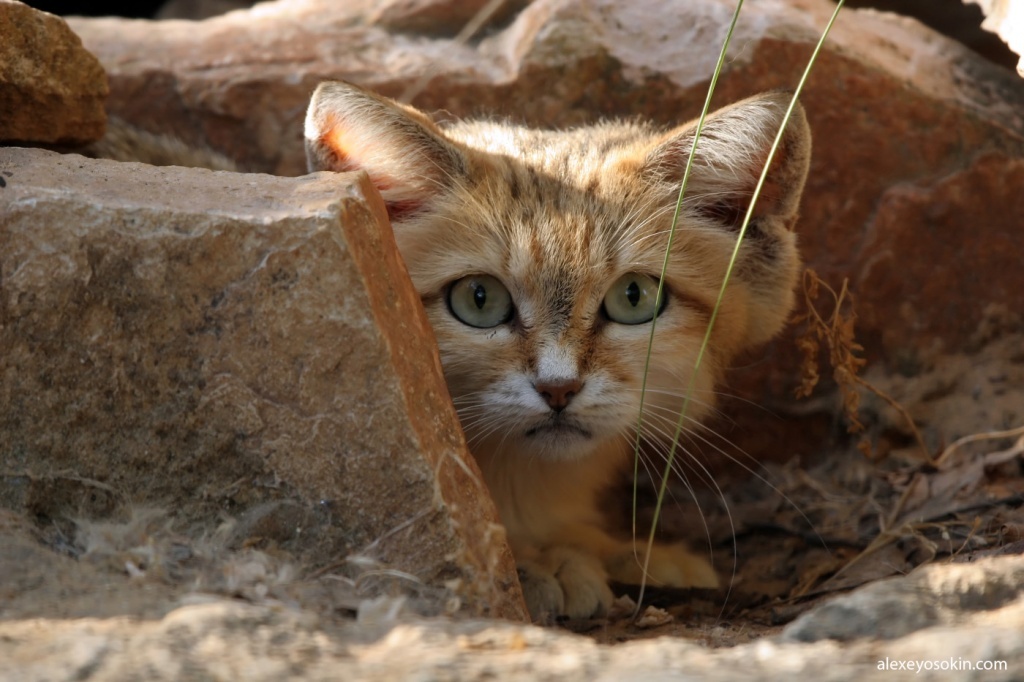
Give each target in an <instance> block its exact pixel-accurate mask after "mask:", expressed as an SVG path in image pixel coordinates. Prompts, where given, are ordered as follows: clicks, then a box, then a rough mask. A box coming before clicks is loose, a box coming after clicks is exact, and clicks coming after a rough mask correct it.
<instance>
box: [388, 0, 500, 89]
mask: <svg viewBox="0 0 1024 682" xmlns="http://www.w3.org/2000/svg"><path fill="white" fill-rule="evenodd" d="M504 4H505V0H491V1H490V2H488V3H487V4H486V5H484V6H483V7H481V8H480V9H479V10H478V11H477V13H476V14H474V15H473V18H472V19H470V20H469V21H467V22H466V25H465V26H463V27H462V30H461V31H459V33H458V35H456V36H455V37H454V38H453V39H452V44H453V45H455V46H459V45H465V44H466V43H467V42H468V41H469V39H470V38H472V37H473V36H474V35H475V34H476V32H477V31H479V30H480V27H482V26H483V25H484V24H485V23H487V20H488V19H490V18H491V15H493V14H494V13H495V12H497V11H498V10H499V9H501V6H502V5H504ZM437 69H438V66H437V65H436V64H435V65H433V66H431V67H430V68H428V69H427V70H426V71H424V72H423V74H422V75H421V76H420V77H419V78H417V79H416V81H415V82H414V83H413V84H412V85H410V86H409V87H407V88H406V89H405V92H403V93H402V96H401V97H399V98H398V101H399V102H402V103H403V104H409V103H410V102H412V100H413V98H414V97H416V95H418V94H420V93H421V92H423V88H425V87H427V84H428V83H430V79H431V78H433V77H434V75H435V74H436V73H437Z"/></svg>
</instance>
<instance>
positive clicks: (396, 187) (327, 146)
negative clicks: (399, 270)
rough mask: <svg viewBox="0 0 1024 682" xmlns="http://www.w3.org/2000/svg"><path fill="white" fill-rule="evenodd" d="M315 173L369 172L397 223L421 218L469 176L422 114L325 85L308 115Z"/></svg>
mask: <svg viewBox="0 0 1024 682" xmlns="http://www.w3.org/2000/svg"><path fill="white" fill-rule="evenodd" d="M305 137H306V160H307V163H308V167H309V170H310V172H313V171H321V170H328V171H335V172H348V171H360V170H361V171H365V172H366V173H367V175H369V177H370V181H371V182H372V183H373V185H374V186H375V187H376V188H377V190H378V191H379V192H380V193H381V196H382V197H383V198H384V203H385V204H386V205H387V207H388V214H389V215H390V216H391V220H392V221H393V222H395V221H399V220H401V219H403V218H405V217H408V216H409V215H412V214H415V213H418V212H419V211H421V210H422V209H423V208H425V207H426V205H428V204H429V203H430V202H431V200H432V199H433V198H434V197H436V196H437V195H438V194H442V193H444V192H446V191H447V190H449V189H450V188H451V183H452V182H453V181H454V180H455V179H457V178H459V177H462V176H464V175H465V168H466V162H465V157H464V156H463V154H462V153H461V151H460V150H459V149H458V148H457V147H456V146H455V145H453V144H452V143H451V142H449V141H448V140H447V139H446V138H445V137H444V135H443V134H442V133H441V132H440V130H439V129H438V127H437V126H436V125H435V124H434V123H433V121H431V120H430V118H429V117H428V116H426V115H425V114H423V113H422V112H420V111H418V110H416V109H413V108H412V107H406V106H403V105H401V104H398V103H397V102H394V101H392V100H389V99H387V98H384V97H381V96H379V95H376V94H373V93H370V92H368V91H366V90H363V89H362V88H360V87H358V86H355V85H352V84H350V83H343V82H340V81H329V82H325V83H321V84H320V85H319V86H318V87H317V89H316V91H315V92H314V93H313V97H312V99H311V100H310V104H309V109H308V110H307V112H306V126H305Z"/></svg>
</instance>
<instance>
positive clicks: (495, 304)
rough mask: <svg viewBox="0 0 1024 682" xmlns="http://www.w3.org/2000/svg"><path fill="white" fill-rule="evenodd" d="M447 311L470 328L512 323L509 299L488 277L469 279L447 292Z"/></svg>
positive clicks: (510, 296)
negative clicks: (510, 321)
mask: <svg viewBox="0 0 1024 682" xmlns="http://www.w3.org/2000/svg"><path fill="white" fill-rule="evenodd" d="M448 308H449V309H450V310H451V311H452V315H454V316H455V317H457V318H458V319H459V321H460V322H463V323H465V324H468V325H469V326H470V327H479V328H481V329H486V328H488V327H497V326H498V325H499V324H503V323H505V322H508V321H509V320H511V319H512V312H513V308H512V295H511V294H509V293H508V289H506V288H505V285H504V284H502V283H501V282H499V281H498V280H497V278H495V277H491V276H490V275H469V276H468V277H463V278H462V279H459V280H456V281H455V283H454V284H452V286H451V288H450V289H448Z"/></svg>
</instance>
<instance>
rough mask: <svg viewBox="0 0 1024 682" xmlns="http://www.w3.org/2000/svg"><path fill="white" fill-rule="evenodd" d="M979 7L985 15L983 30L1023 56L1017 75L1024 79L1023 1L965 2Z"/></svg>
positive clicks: (980, 0) (977, 0) (978, 0)
mask: <svg viewBox="0 0 1024 682" xmlns="http://www.w3.org/2000/svg"><path fill="white" fill-rule="evenodd" d="M963 1H964V2H965V3H972V4H975V5H978V6H979V7H980V8H981V11H982V12H984V13H985V21H984V22H982V24H981V26H982V28H984V29H986V30H988V31H992V32H993V33H995V34H996V35H998V36H999V37H1000V38H1002V39H1003V42H1004V43H1006V45H1007V46H1008V47H1009V48H1010V49H1011V50H1013V51H1014V52H1016V53H1017V54H1018V55H1020V56H1021V60H1020V61H1019V62H1017V73H1018V74H1020V76H1021V77H1022V78H1024V2H1021V0H963Z"/></svg>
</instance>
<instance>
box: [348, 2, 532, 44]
mask: <svg viewBox="0 0 1024 682" xmlns="http://www.w3.org/2000/svg"><path fill="white" fill-rule="evenodd" d="M529 3H530V0H504V1H503V2H501V4H500V6H498V7H496V8H494V9H491V8H490V7H489V5H491V4H492V0H470V1H468V2H467V1H466V0H462V1H460V0H440V1H439V0H384V1H383V2H370V3H368V7H367V11H366V16H367V20H368V21H369V23H371V24H375V25H378V26H381V27H382V28H385V29H387V30H390V31H396V32H409V33H420V34H425V35H432V36H455V35H457V34H458V33H459V32H460V31H462V29H463V27H465V26H466V25H467V24H468V23H469V22H471V21H474V20H475V19H476V17H477V15H478V14H480V13H481V12H483V11H485V10H487V11H489V12H491V14H490V15H489V16H488V17H487V18H486V19H485V20H484V26H488V27H494V26H499V25H502V24H505V23H508V21H509V20H510V19H511V18H512V17H514V16H515V15H516V14H517V13H518V12H520V11H521V10H522V9H523V8H524V7H526V6H527V5H528V4H529Z"/></svg>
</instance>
